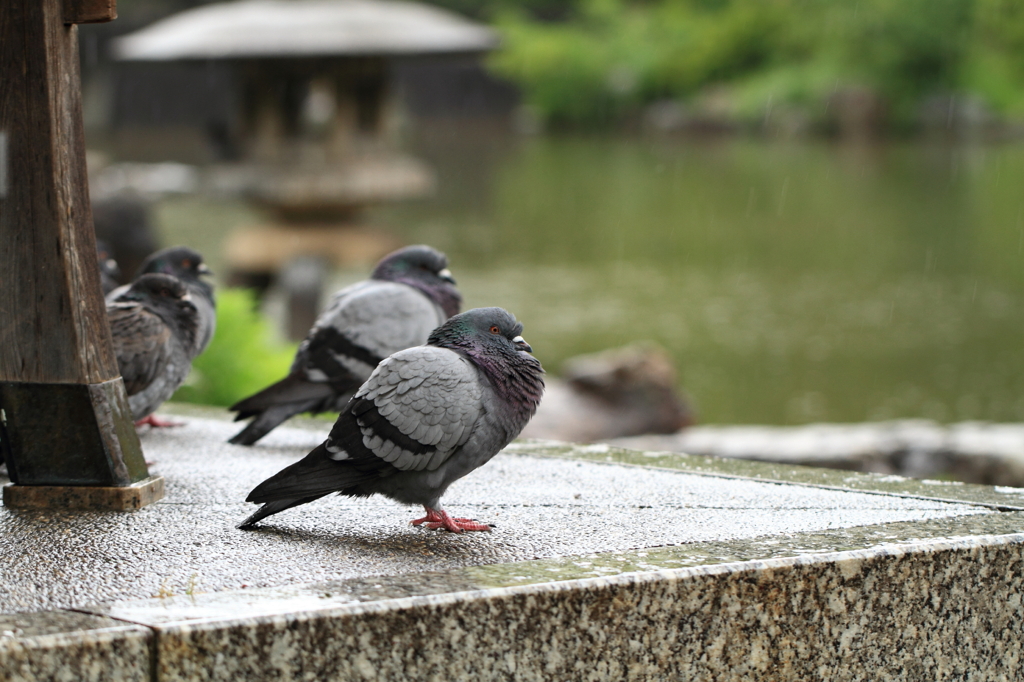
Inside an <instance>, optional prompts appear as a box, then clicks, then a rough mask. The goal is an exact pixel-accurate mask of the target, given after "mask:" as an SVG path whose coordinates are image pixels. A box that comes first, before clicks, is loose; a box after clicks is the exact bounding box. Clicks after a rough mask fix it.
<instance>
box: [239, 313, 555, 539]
mask: <svg viewBox="0 0 1024 682" xmlns="http://www.w3.org/2000/svg"><path fill="white" fill-rule="evenodd" d="M522 331H523V325H522V324H521V323H519V322H517V321H516V319H515V317H513V316H512V315H511V314H510V313H509V312H507V311H506V310H503V309H502V308H476V309H474V310H470V311H468V312H465V313H462V314H461V315H456V316H454V317H452V318H451V319H450V320H448V321H447V322H445V323H444V324H443V325H441V326H440V327H438V328H437V329H435V330H434V332H433V333H432V334H431V335H430V338H429V340H428V341H427V344H426V345H423V346H416V347H414V348H408V349H406V350H402V351H399V352H397V353H395V354H393V355H391V356H390V357H388V358H386V359H385V360H384V361H382V362H381V363H380V365H378V366H377V369H375V370H374V372H373V374H371V375H370V378H369V379H367V380H366V383H364V384H363V385H362V386H361V387H360V388H359V391H358V392H356V394H355V396H353V397H352V399H351V400H350V401H349V403H348V404H347V405H346V406H345V409H344V410H343V411H342V413H341V415H340V416H339V417H338V420H337V421H336V422H335V424H334V427H333V428H332V429H331V433H330V435H329V436H328V438H327V440H326V441H324V442H323V443H322V444H320V445H319V446H317V447H316V448H315V449H314V450H313V451H312V452H310V453H309V454H308V455H306V457H305V458H304V459H302V460H300V461H298V462H296V463H295V464H292V465H291V466H289V467H287V468H285V469H284V470H282V471H280V472H279V473H277V474H275V475H274V476H272V477H270V478H268V479H267V480H266V481H264V482H263V483H261V484H259V485H258V486H256V488H255V489H254V490H253V491H252V492H251V493H249V497H248V498H246V501H247V502H257V503H262V504H263V506H262V507H261V508H260V509H259V510H258V511H256V513H254V514H253V515H252V516H250V517H249V518H247V519H246V520H245V521H244V522H243V523H242V524H241V525H240V526H239V528H241V529H243V530H246V529H250V528H252V527H253V526H254V525H255V524H256V523H258V522H259V521H260V520H261V519H264V518H266V517H268V516H270V515H271V514H276V513H278V512H280V511H283V510H285V509H289V508H291V507H295V506H298V505H300V504H306V503H307V502H312V501H313V500H316V499H319V498H321V497H323V496H324V495H328V494H330V493H332V492H338V493H341V494H342V495H349V496H353V497H368V496H370V495H373V494H375V493H380V494H381V495H384V496H385V497H389V498H391V499H393V500H396V501H398V502H401V503H404V504H419V505H423V507H424V509H425V510H426V516H424V517H423V518H420V519H416V520H415V521H413V522H412V523H413V525H416V526H418V525H421V524H426V527H427V528H430V529H432V530H437V529H440V528H443V529H445V530H448V531H451V532H453V533H461V532H462V531H466V530H473V531H486V530H490V528H491V527H490V526H489V525H488V524H484V523H478V522H477V521H475V520H473V519H464V518H453V517H451V516H449V515H448V512H446V511H445V510H444V509H443V508H442V507H441V501H440V500H441V496H442V495H443V494H444V492H445V490H447V489H448V486H450V485H451V484H452V483H453V482H454V481H456V480H458V479H460V478H462V477H463V476H465V475H466V474H468V473H469V472H471V471H473V470H474V469H476V468H477V467H480V466H482V465H484V464H486V463H487V462H488V461H489V460H490V459H491V458H492V457H493V456H494V455H495V454H496V453H497V452H498V451H499V450H501V449H502V448H504V447H505V446H506V445H508V444H509V442H510V441H511V440H512V439H513V438H515V437H516V436H517V435H519V432H520V431H522V429H523V427H524V426H526V423H527V422H528V421H529V420H530V418H531V417H532V416H533V414H534V413H535V412H536V411H537V405H538V403H539V402H540V399H541V394H542V393H543V391H544V378H543V376H542V375H543V373H544V370H543V369H542V368H541V365H540V362H539V361H538V360H536V359H535V358H534V357H533V356H531V355H529V354H528V353H532V352H533V349H532V348H531V347H530V345H529V344H528V343H526V341H525V340H524V339H523V337H522V336H521V334H522Z"/></svg>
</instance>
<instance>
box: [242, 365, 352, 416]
mask: <svg viewBox="0 0 1024 682" xmlns="http://www.w3.org/2000/svg"><path fill="white" fill-rule="evenodd" d="M351 383H352V389H355V388H357V387H358V386H359V382H358V381H357V380H355V379H353V381H352V382H351ZM335 393H336V388H335V384H333V383H331V384H328V383H322V382H316V381H309V380H308V379H305V378H304V377H302V376H300V375H298V374H289V375H288V376H286V377H285V378H284V379H281V380H280V381H278V382H276V383H273V384H271V385H270V386H267V387H266V388H264V389H263V390H261V391H259V392H258V393H254V394H252V395H251V396H249V397H248V398H243V399H242V400H239V401H238V402H237V403H235V404H234V405H232V406H231V407H229V408H228V409H229V410H231V411H232V412H238V415H237V416H236V417H235V421H240V420H242V419H246V418H248V417H252V416H254V415H257V414H259V413H261V412H263V411H264V410H268V409H270V408H272V407H278V406H281V405H285V404H288V403H300V402H301V403H307V402H310V401H314V402H316V401H323V400H325V399H328V398H331V397H332V396H333V395H335ZM296 414H297V413H296Z"/></svg>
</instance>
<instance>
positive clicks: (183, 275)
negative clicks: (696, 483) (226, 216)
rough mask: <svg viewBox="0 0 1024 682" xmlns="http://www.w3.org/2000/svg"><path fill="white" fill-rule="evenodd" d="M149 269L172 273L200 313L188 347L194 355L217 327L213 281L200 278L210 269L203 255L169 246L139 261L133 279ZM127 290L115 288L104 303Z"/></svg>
mask: <svg viewBox="0 0 1024 682" xmlns="http://www.w3.org/2000/svg"><path fill="white" fill-rule="evenodd" d="M152 273H163V274H166V275H173V276H174V277H177V278H178V279H179V280H181V281H182V283H184V285H185V286H186V287H188V290H189V293H190V294H191V296H192V304H193V305H194V306H195V307H196V310H197V311H198V315H199V318H198V319H199V329H198V332H197V333H196V338H195V342H194V343H193V345H192V349H191V351H190V352H191V357H192V358H195V357H196V356H198V355H199V354H200V353H202V352H203V351H204V350H206V347H207V346H208V345H210V340H211V339H213V333H214V331H216V328H217V302H216V300H215V298H214V295H213V285H212V284H210V283H209V282H207V281H205V280H203V279H202V277H203V276H204V275H212V274H213V273H212V272H211V271H210V268H208V267H207V266H206V263H204V262H203V257H202V255H201V254H200V253H199V252H198V251H196V250H194V249H190V248H189V247H187V246H171V247H168V248H166V249H161V250H159V251H157V252H156V253H153V254H150V256H149V257H148V258H146V260H144V261H143V262H142V265H141V266H140V267H139V272H138V273H136V275H135V279H136V280H137V279H138V278H139V277H141V276H142V275H146V274H152ZM133 281H134V280H133ZM127 290H128V286H123V287H118V288H117V289H114V290H113V291H112V292H110V293H109V294H107V303H110V302H113V301H116V300H118V298H119V297H120V296H122V295H123V294H124V293H125V292H126V291H127Z"/></svg>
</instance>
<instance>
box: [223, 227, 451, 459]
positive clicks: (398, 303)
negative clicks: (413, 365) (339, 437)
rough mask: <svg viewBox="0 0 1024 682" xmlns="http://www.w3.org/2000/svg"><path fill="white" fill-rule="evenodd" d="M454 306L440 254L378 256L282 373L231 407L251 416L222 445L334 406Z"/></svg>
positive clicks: (419, 251)
mask: <svg viewBox="0 0 1024 682" xmlns="http://www.w3.org/2000/svg"><path fill="white" fill-rule="evenodd" d="M461 303H462V296H461V295H460V294H459V290H458V289H456V288H455V280H454V279H452V275H451V273H450V272H449V271H448V259H447V257H445V255H444V254H443V253H441V252H440V251H437V250H436V249H432V248H430V247H429V246H408V247H406V248H404V249H399V250H398V251H395V252H394V253H391V254H389V255H387V256H385V257H384V258H383V259H382V260H381V261H380V262H379V263H378V264H377V267H376V268H374V270H373V273H372V274H371V275H370V279H368V280H365V281H363V282H359V283H357V284H353V285H352V286H350V287H346V288H345V289H342V290H341V291H339V292H338V293H336V294H335V295H334V298H333V299H332V300H331V303H330V305H329V306H328V307H327V309H326V310H325V311H324V312H323V313H321V314H320V317H318V318H317V320H316V322H315V323H314V324H313V328H312V329H310V330H309V334H307V335H306V338H305V340H303V342H302V344H301V345H300V346H299V350H298V352H297V353H296V354H295V360H294V361H293V362H292V367H291V370H289V372H288V376H286V377H285V378H284V379H281V380H280V381H278V382H277V383H275V384H272V385H271V386H268V387H267V388H265V389H263V390H262V391H260V392H259V393H257V394H255V395H253V396H250V397H248V398H246V399H244V400H241V401H239V402H237V403H235V404H234V405H232V406H231V408H230V409H231V410H232V411H234V412H237V413H238V415H237V416H236V417H235V421H240V420H242V419H248V418H249V417H255V419H253V420H252V421H251V422H250V423H249V425H248V426H246V427H245V428H244V429H242V430H241V431H240V432H239V433H238V434H237V435H235V436H234V437H233V438H232V439H231V440H230V441H229V442H231V443H235V444H237V445H252V444H253V443H255V442H256V441H258V440H259V439H260V438H262V437H263V436H265V435H267V434H268V433H270V431H271V430H273V429H274V428H275V427H277V425H278V424H280V423H281V422H283V421H285V420H286V419H288V418H290V417H293V416H295V415H297V414H299V413H301V412H314V413H316V412H328V411H340V410H341V409H342V407H344V406H345V403H347V402H348V399H349V398H350V397H352V393H354V392H355V390H356V389H357V388H359V385H360V384H362V383H363V382H364V381H366V379H367V377H369V376H370V372H372V371H373V369H374V367H376V366H377V363H378V362H380V361H381V360H382V359H383V358H386V357H387V356H389V355H391V354H392V353H396V352H398V351H400V350H403V349H405V348H410V347H412V346H418V345H420V344H422V343H425V342H426V340H427V337H428V336H430V332H432V331H433V330H434V329H436V328H437V327H438V326H439V325H441V324H442V323H443V322H444V321H445V320H447V319H448V318H449V317H451V316H452V315H455V314H456V313H458V312H459V306H460V305H461Z"/></svg>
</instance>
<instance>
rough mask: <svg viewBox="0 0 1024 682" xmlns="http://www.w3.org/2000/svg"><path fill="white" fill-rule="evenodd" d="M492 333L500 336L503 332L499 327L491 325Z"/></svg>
mask: <svg viewBox="0 0 1024 682" xmlns="http://www.w3.org/2000/svg"><path fill="white" fill-rule="evenodd" d="M491 333H492V334H500V333H501V330H500V329H498V325H491Z"/></svg>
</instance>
